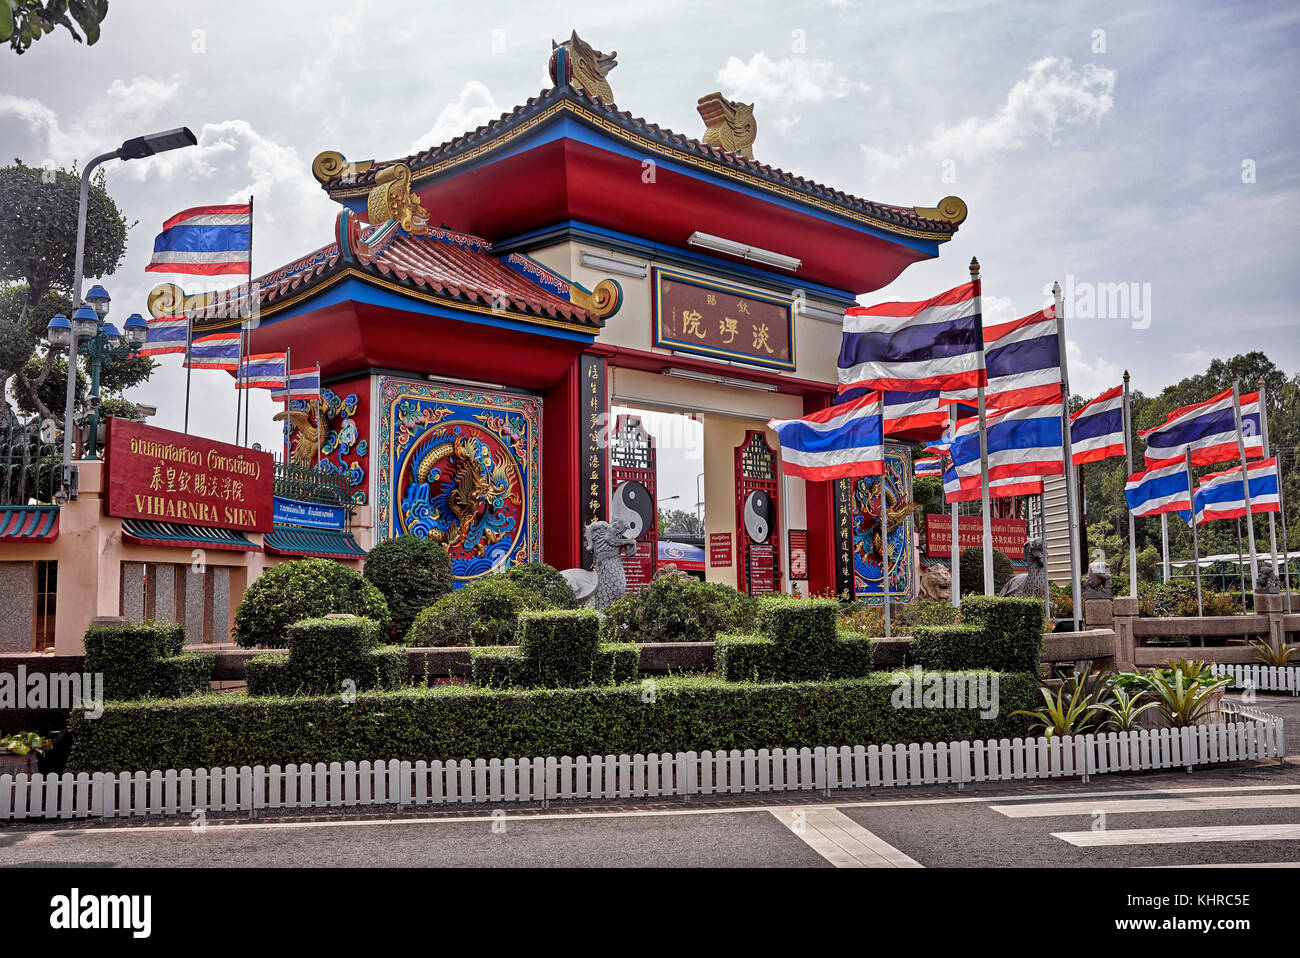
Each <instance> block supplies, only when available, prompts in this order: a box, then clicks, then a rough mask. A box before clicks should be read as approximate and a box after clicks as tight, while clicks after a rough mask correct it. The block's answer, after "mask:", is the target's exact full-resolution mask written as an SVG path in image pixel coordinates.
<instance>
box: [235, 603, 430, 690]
mask: <svg viewBox="0 0 1300 958" xmlns="http://www.w3.org/2000/svg"><path fill="white" fill-rule="evenodd" d="M382 637H383V628H382V627H381V626H380V624H379V623H378V622H375V621H374V620H373V619H362V618H328V619H304V620H303V621H301V622H295V623H294V624H293V625H291V626H289V629H288V642H289V655H288V656H287V657H286V656H283V655H257V656H253V658H251V659H250V660H249V661H248V662H247V663H245V668H244V679H245V681H246V682H247V683H248V691H249V694H250V695H289V694H294V693H302V694H308V695H310V694H322V693H331V692H334V693H337V692H342V691H346V690H347V689H348V687H347V686H346V685H345V683H346V682H351V683H353V687H354V689H355V690H364V689H394V688H401V687H402V686H405V685H409V684H410V676H409V670H408V668H407V658H406V649H404V648H402V647H401V646H397V645H384V646H381V645H380V644H379V642H380V641H381V639H382Z"/></svg>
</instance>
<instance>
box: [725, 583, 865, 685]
mask: <svg viewBox="0 0 1300 958" xmlns="http://www.w3.org/2000/svg"><path fill="white" fill-rule="evenodd" d="M838 610H839V606H838V604H837V603H836V602H835V600H833V599H791V598H785V597H774V596H769V597H766V598H764V600H763V601H762V602H760V603H759V605H758V616H757V624H758V629H759V631H760V632H761V633H762V634H761V635H720V636H718V637H717V639H715V640H714V662H715V664H716V667H717V670H718V671H719V672H720V673H721V674H722V676H723V678H725V679H727V680H728V681H732V682H744V681H753V682H789V681H800V680H815V679H840V678H856V677H860V676H864V675H866V674H867V673H868V672H870V671H871V665H872V659H873V656H874V646H873V644H872V642H871V639H870V638H868V637H867V636H861V635H856V634H854V633H837V632H836V629H835V625H836V613H837V612H838Z"/></svg>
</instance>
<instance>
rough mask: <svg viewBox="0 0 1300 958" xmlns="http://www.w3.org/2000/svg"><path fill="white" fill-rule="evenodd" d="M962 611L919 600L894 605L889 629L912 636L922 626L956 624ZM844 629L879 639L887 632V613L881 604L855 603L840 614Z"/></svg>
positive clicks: (841, 627) (950, 606)
mask: <svg viewBox="0 0 1300 958" xmlns="http://www.w3.org/2000/svg"><path fill="white" fill-rule="evenodd" d="M960 618H961V610H960V609H958V608H957V607H956V606H953V605H949V604H948V603H947V602H935V601H932V600H930V599H917V600H916V601H915V602H908V603H906V604H904V605H891V606H890V616H889V632H890V634H891V635H893V636H904V635H911V634H912V630H913V629H915V628H916V627H917V626H922V625H956V624H957V622H958V620H959V619H960ZM840 629H841V630H843V631H848V632H857V633H860V634H861V635H871V636H876V637H877V638H879V637H880V636H883V635H884V634H885V612H884V609H882V608H881V607H880V606H878V605H867V604H866V603H865V602H854V603H853V604H852V606H851V607H850V608H849V609H848V610H846V611H842V612H841V613H840Z"/></svg>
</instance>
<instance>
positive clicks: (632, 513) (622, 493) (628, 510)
mask: <svg viewBox="0 0 1300 958" xmlns="http://www.w3.org/2000/svg"><path fill="white" fill-rule="evenodd" d="M610 511H611V512H612V513H613V518H615V519H622V520H623V521H624V522H626V523H627V526H628V531H629V533H630V534H631V535H632V537H633V538H636V539H639V538H641V536H642V534H643V533H644V532H645V531H646V530H647V529H650V528H651V524H652V523H653V522H654V521H655V506H654V502H653V500H652V499H651V498H650V490H649V489H647V488H646V487H645V484H644V483H640V482H637V481H636V480H634V479H632V480H628V481H627V482H622V483H619V486H618V488H617V489H615V490H614V502H613V504H612V508H611V510H610Z"/></svg>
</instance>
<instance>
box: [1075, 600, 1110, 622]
mask: <svg viewBox="0 0 1300 958" xmlns="http://www.w3.org/2000/svg"><path fill="white" fill-rule="evenodd" d="M1083 621H1084V624H1085V625H1087V626H1089V627H1091V628H1094V629H1109V628H1111V627H1112V626H1114V625H1115V614H1114V612H1112V611H1111V601H1110V599H1086V600H1084V603H1083Z"/></svg>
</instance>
